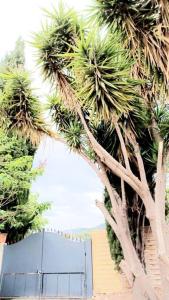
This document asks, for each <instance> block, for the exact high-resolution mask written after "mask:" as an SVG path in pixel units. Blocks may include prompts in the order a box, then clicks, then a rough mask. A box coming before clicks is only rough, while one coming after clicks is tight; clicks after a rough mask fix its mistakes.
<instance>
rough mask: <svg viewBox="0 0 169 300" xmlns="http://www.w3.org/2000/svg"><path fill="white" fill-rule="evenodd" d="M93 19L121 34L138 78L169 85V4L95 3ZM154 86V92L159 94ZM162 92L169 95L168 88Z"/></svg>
mask: <svg viewBox="0 0 169 300" xmlns="http://www.w3.org/2000/svg"><path fill="white" fill-rule="evenodd" d="M94 15H95V17H96V18H97V20H98V22H99V23H100V24H107V25H108V26H109V27H111V28H113V29H114V28H115V29H116V30H117V31H121V33H122V38H123V43H124V45H125V46H126V47H127V48H129V49H130V50H131V52H130V53H131V55H132V56H133V57H134V58H135V59H136V61H137V64H136V65H135V68H134V69H133V73H134V75H135V76H137V77H140V76H141V77H142V78H143V77H144V78H145V77H147V78H149V79H151V81H154V82H159V80H160V81H161V84H163V82H165V84H166V83H167V82H168V80H169V67H168V53H169V38H168V33H169V2H168V1H166V0H156V1H154V0H139V1H138V0H127V1H122V0H107V1H104V0H96V1H95V13H94ZM150 76H152V78H150ZM154 82H153V83H152V86H151V89H154V91H155V90H157V89H158V91H159V87H158V88H157V87H156V86H155V84H154ZM163 92H166V87H165V86H163ZM167 93H168V91H167Z"/></svg>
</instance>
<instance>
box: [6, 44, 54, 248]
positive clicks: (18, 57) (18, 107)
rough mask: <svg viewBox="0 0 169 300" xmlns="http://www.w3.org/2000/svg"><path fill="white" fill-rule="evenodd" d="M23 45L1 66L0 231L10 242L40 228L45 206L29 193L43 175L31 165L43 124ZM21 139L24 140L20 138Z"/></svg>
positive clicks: (9, 55) (16, 48)
mask: <svg viewBox="0 0 169 300" xmlns="http://www.w3.org/2000/svg"><path fill="white" fill-rule="evenodd" d="M24 62H25V58H24V43H23V41H22V40H21V39H19V40H18V41H17V42H16V46H15V49H14V50H13V51H12V52H11V53H9V54H8V55H6V57H5V58H4V59H3V60H2V61H1V64H0V72H1V74H0V108H1V109H0V118H1V121H0V125H1V129H0V231H3V232H6V233H7V242H8V243H13V242H16V241H18V240H20V239H22V238H23V237H24V235H25V234H26V233H27V232H28V231H29V230H33V229H40V228H41V227H42V226H43V225H44V222H45V220H44V219H43V217H42V214H43V212H44V211H45V210H46V209H48V208H49V204H48V203H42V204H41V203H38V200H37V197H35V196H34V195H31V194H30V188H31V184H32V181H33V180H34V179H35V178H36V177H37V176H38V175H40V174H41V173H42V168H41V167H40V168H38V169H33V168H32V163H33V158H34V154H35V151H36V147H35V146H34V145H33V144H37V142H39V135H40V133H41V132H46V125H45V124H44V121H43V119H42V117H41V110H40V105H39V101H38V99H37V98H36V97H35V96H34V95H33V93H32V90H31V82H30V79H29V76H28V74H27V73H26V72H25V70H24ZM23 136H24V137H23Z"/></svg>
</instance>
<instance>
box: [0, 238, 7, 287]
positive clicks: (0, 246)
mask: <svg viewBox="0 0 169 300" xmlns="http://www.w3.org/2000/svg"><path fill="white" fill-rule="evenodd" d="M6 236H7V235H6V233H1V234H0V290H1V286H2V276H3V275H2V265H3V255H4V248H5V245H6V244H5V241H6Z"/></svg>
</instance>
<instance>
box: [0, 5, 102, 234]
mask: <svg viewBox="0 0 169 300" xmlns="http://www.w3.org/2000/svg"><path fill="white" fill-rule="evenodd" d="M67 3H68V5H69V6H70V7H74V8H75V9H76V10H77V11H78V13H80V14H82V13H84V11H85V9H86V8H87V7H88V6H89V5H90V4H91V0H83V1H82V0H81V1H80V0H67ZM57 4H58V1H56V0H55V1H49V0H0V36H1V47H0V58H2V57H3V56H4V54H5V53H6V52H8V51H10V50H12V48H13V47H14V44H15V41H16V39H17V38H18V37H19V36H22V37H23V38H24V39H25V40H26V41H27V43H26V49H25V53H26V66H27V68H28V69H29V71H30V72H31V76H32V80H33V86H34V87H36V93H37V94H38V95H39V97H40V98H41V101H43V102H44V101H45V99H46V98H47V96H48V94H49V93H50V87H49V86H48V85H47V84H45V83H44V82H42V78H41V77H40V73H39V70H38V69H37V67H36V63H35V51H34V49H33V48H32V46H31V45H30V44H29V43H28V42H29V41H31V38H32V33H33V32H36V31H38V30H39V29H40V27H41V23H42V21H43V20H44V13H43V11H42V8H47V9H50V8H51V7H52V5H53V6H56V5H57ZM40 163H45V170H44V174H43V176H41V177H39V178H38V179H37V180H36V182H34V183H33V186H32V191H33V192H35V193H38V194H39V200H40V201H51V203H52V209H51V210H50V211H48V212H47V214H46V217H47V218H48V221H49V224H48V226H47V227H49V228H55V229H58V230H65V229H71V228H78V227H93V226H97V225H99V224H100V223H103V222H104V219H103V217H102V215H101V213H100V211H99V210H98V209H97V208H96V206H95V199H101V198H102V191H103V187H102V185H101V184H100V181H99V179H98V178H97V177H96V175H95V174H94V173H93V171H92V170H91V169H90V167H89V166H88V165H87V164H86V162H84V161H83V160H82V159H81V158H80V157H79V156H78V155H75V154H73V153H70V151H69V149H67V148H66V147H65V146H64V145H62V144H60V143H58V142H55V141H52V140H51V139H49V138H46V139H44V140H43V141H42V143H41V145H40V147H39V149H38V151H37V154H36V156H35V161H34V166H38V165H39V164H40Z"/></svg>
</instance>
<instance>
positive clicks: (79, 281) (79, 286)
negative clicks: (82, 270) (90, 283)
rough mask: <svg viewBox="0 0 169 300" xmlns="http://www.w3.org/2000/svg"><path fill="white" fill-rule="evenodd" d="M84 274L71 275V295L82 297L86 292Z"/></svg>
mask: <svg viewBox="0 0 169 300" xmlns="http://www.w3.org/2000/svg"><path fill="white" fill-rule="evenodd" d="M84 288H85V277H84V274H73V275H71V276H70V295H72V296H73V297H75V296H76V297H80V296H81V295H84V294H85V291H84Z"/></svg>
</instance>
